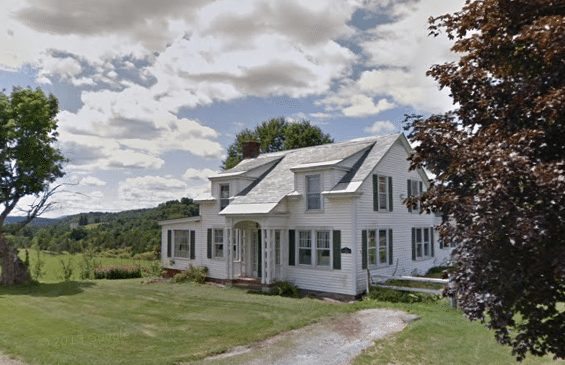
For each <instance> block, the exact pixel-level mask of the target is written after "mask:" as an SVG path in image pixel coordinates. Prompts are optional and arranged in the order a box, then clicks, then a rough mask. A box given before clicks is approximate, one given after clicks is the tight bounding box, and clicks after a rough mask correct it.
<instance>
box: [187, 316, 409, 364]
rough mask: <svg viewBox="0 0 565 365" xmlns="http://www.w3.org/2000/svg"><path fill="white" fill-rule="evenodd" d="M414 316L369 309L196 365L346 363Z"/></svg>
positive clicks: (404, 325)
mask: <svg viewBox="0 0 565 365" xmlns="http://www.w3.org/2000/svg"><path fill="white" fill-rule="evenodd" d="M417 318H418V317H417V316H414V315H410V314H407V313H405V312H401V311H394V310H388V309H368V310H363V311H359V312H355V313H351V314H347V315H343V316H340V317H338V318H335V319H331V320H328V321H322V322H320V323H316V324H313V325H310V326H307V327H304V328H300V329H297V330H293V331H289V332H285V333H282V334H280V335H277V336H274V337H272V338H269V339H267V340H265V341H262V342H259V343H256V344H254V345H251V346H249V347H237V348H234V349H232V350H231V351H230V352H227V353H224V354H221V355H218V356H213V357H209V358H207V359H205V360H203V361H200V362H197V364H249V365H255V364H256V365H266V364H273V365H298V364H309V365H316V364H320V365H321V364H324V365H343V364H349V363H350V362H351V361H352V360H353V359H354V358H355V357H356V356H358V355H359V354H360V353H361V352H362V351H363V350H364V349H366V348H368V347H370V346H371V345H372V344H373V341H375V340H378V339H380V338H383V337H385V336H388V335H390V334H393V333H396V332H400V331H402V329H404V327H406V324H407V323H409V322H411V321H413V320H415V319H417Z"/></svg>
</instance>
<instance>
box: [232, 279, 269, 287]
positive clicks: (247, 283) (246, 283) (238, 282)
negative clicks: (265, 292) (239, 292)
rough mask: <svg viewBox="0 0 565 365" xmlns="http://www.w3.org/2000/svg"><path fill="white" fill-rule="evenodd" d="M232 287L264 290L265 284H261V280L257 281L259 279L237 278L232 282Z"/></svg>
mask: <svg viewBox="0 0 565 365" xmlns="http://www.w3.org/2000/svg"><path fill="white" fill-rule="evenodd" d="M232 285H233V286H236V287H238V288H244V289H261V288H263V284H261V279H257V278H237V279H234V280H232Z"/></svg>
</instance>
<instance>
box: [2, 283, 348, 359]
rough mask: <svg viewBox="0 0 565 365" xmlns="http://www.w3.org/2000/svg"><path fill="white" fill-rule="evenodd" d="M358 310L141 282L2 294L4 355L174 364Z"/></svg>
mask: <svg viewBox="0 0 565 365" xmlns="http://www.w3.org/2000/svg"><path fill="white" fill-rule="evenodd" d="M354 309H355V308H354V307H353V306H347V305H335V304H327V303H324V302H321V301H319V300H315V299H307V298H304V299H289V298H282V297H273V296H263V295H253V294H247V293H245V292H244V291H242V290H240V289H230V288H218V287H215V286H211V285H196V284H170V283H158V284H142V280H137V279H136V280H115V281H105V280H101V281H90V282H67V283H43V284H39V285H37V286H30V287H19V288H11V289H9V288H0V323H2V331H1V332H0V351H2V352H5V353H7V354H11V355H14V356H17V357H19V358H21V359H23V360H24V361H27V362H29V363H32V364H79V363H80V364H85V365H86V364H173V363H177V362H179V361H186V360H194V359H201V358H203V357H206V356H208V355H210V354H214V353H219V352H222V351H225V350H227V349H229V348H231V347H233V346H236V345H242V344H247V343H250V342H254V341H258V340H261V339H264V338H266V337H269V336H272V335H274V334H276V333H279V332H281V331H285V330H290V329H292V328H297V327H301V326H304V325H306V324H308V323H311V322H313V321H315V320H317V319H319V318H321V317H324V316H328V315H331V314H335V313H338V312H344V311H351V310H354Z"/></svg>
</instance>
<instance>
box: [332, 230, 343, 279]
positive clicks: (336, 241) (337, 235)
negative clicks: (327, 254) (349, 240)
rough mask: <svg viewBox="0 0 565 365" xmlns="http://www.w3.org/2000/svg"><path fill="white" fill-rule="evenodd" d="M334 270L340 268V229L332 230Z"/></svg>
mask: <svg viewBox="0 0 565 365" xmlns="http://www.w3.org/2000/svg"><path fill="white" fill-rule="evenodd" d="M333 251H334V252H333V254H334V270H341V231H333Z"/></svg>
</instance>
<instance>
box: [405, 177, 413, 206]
mask: <svg viewBox="0 0 565 365" xmlns="http://www.w3.org/2000/svg"><path fill="white" fill-rule="evenodd" d="M406 182H407V189H406V192H407V196H408V197H409V198H410V196H411V195H412V181H411V180H410V179H408V180H406ZM408 211H409V212H412V204H409V205H408Z"/></svg>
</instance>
